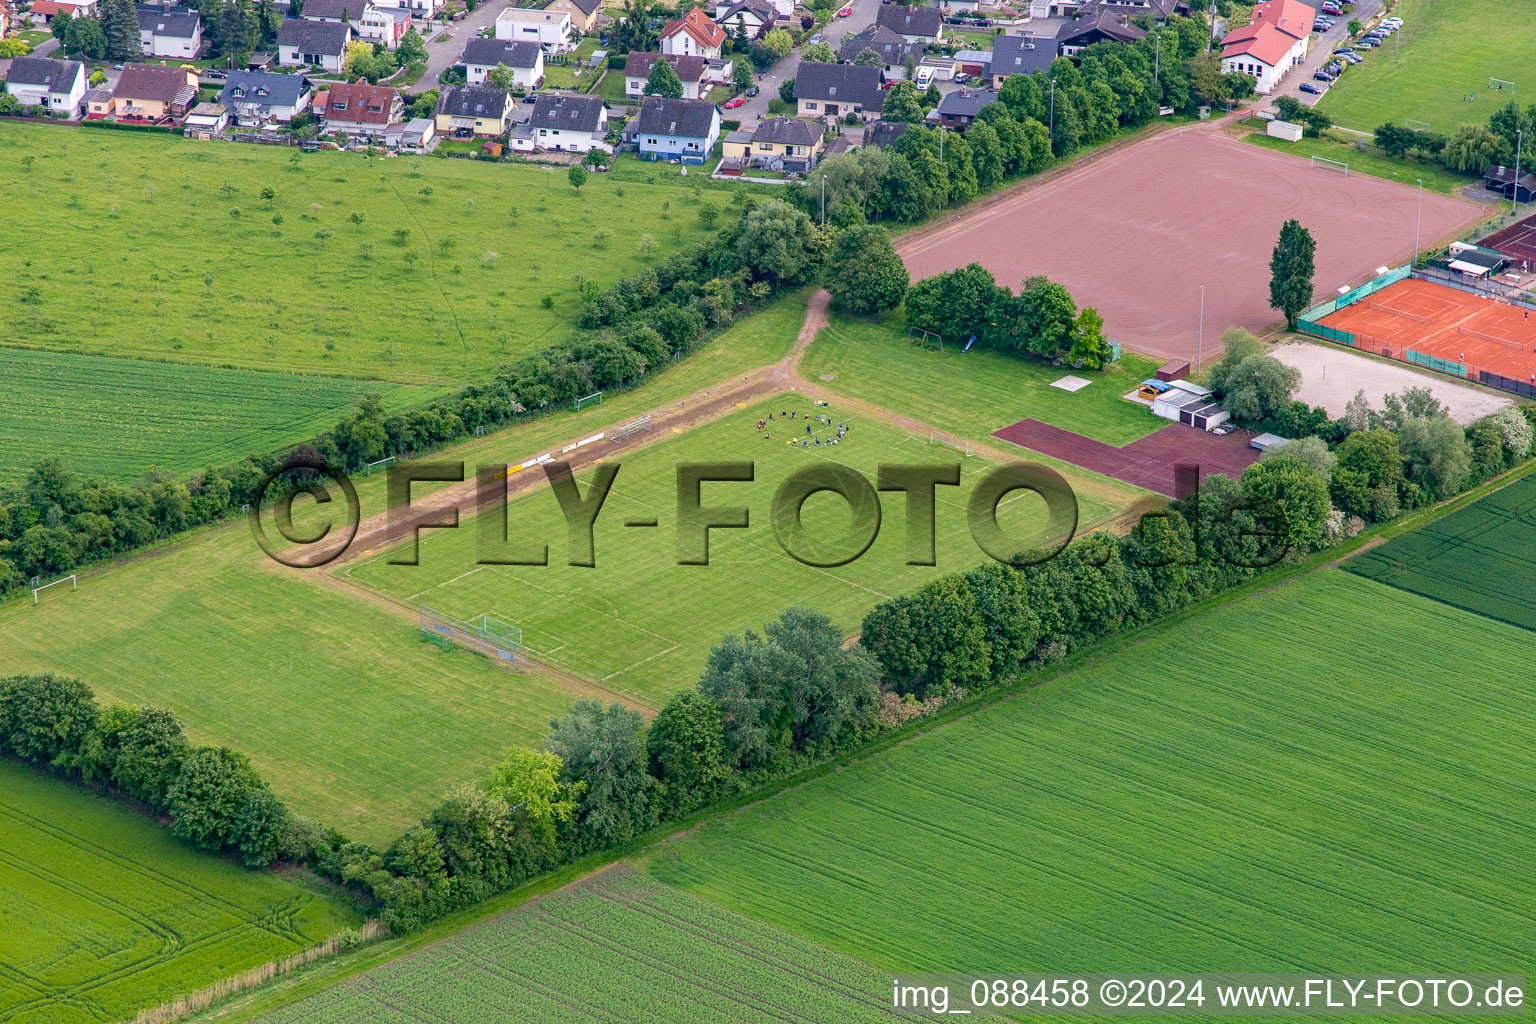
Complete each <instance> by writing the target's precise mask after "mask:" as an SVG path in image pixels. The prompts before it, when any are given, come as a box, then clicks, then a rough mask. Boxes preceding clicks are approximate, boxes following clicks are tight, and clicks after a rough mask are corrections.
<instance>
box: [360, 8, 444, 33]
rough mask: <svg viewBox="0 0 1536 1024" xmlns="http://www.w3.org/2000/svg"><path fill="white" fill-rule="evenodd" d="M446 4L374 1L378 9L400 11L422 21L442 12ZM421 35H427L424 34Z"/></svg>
mask: <svg viewBox="0 0 1536 1024" xmlns="http://www.w3.org/2000/svg"><path fill="white" fill-rule="evenodd" d="M447 2H448V0H375V3H377V4H378V5H379V6H380V7H384V8H388V9H389V10H392V11H401V12H403V13H406V14H410V15H412V16H414V17H417V18H421V19H422V20H424V21H425V20H427V19H429V18H431V17H432V16H433V15H435V14H437V12H438V11H440V10H442V9H443V7H444V6H445V5H446V4H447ZM422 34H423V35H427V33H425V32H423V33H422Z"/></svg>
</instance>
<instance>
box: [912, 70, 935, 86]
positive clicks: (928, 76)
mask: <svg viewBox="0 0 1536 1024" xmlns="http://www.w3.org/2000/svg"><path fill="white" fill-rule="evenodd" d="M932 81H933V68H918V69H917V77H916V78H914V79H913V80H912V84H913V85H915V86H917V87H918V88H919V89H926V88H928V83H929V82H932Z"/></svg>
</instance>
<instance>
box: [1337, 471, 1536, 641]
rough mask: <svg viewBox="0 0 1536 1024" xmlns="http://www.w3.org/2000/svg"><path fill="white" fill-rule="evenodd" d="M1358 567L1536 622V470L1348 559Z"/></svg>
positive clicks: (1477, 608) (1460, 603)
mask: <svg viewBox="0 0 1536 1024" xmlns="http://www.w3.org/2000/svg"><path fill="white" fill-rule="evenodd" d="M1344 566H1345V568H1347V569H1349V571H1350V572H1354V573H1358V574H1359V575H1361V576H1364V577H1366V578H1367V579H1372V580H1376V581H1377V582H1379V583H1386V584H1390V585H1391V586H1394V587H1399V588H1401V589H1403V590H1411V591H1413V592H1414V593H1415V594H1423V595H1424V596H1426V597H1432V598H1434V599H1435V600H1437V601H1443V602H1445V603H1446V604H1448V605H1453V606H1455V607H1457V608H1465V609H1466V610H1468V611H1473V612H1477V613H1478V614H1480V615H1487V616H1488V617H1490V618H1494V619H1499V620H1501V621H1503V622H1510V623H1513V624H1514V625H1517V626H1524V627H1525V628H1526V629H1536V476H1525V477H1522V478H1520V479H1519V480H1517V481H1515V482H1514V483H1512V484H1510V485H1509V486H1508V487H1504V488H1501V489H1500V490H1497V491H1494V492H1493V493H1492V494H1490V495H1488V496H1486V497H1484V498H1481V499H1479V500H1478V501H1475V502H1473V503H1472V504H1470V505H1468V506H1466V507H1465V508H1462V509H1458V510H1457V511H1455V512H1452V513H1451V514H1450V515H1448V516H1445V517H1443V518H1441V519H1436V520H1435V521H1434V522H1432V523H1429V524H1428V525H1426V526H1422V527H1420V528H1419V529H1417V530H1415V531H1413V532H1412V533H1405V534H1403V535H1402V536H1401V537H1397V538H1395V539H1393V540H1391V541H1388V542H1387V543H1386V544H1383V545H1381V546H1380V547H1376V548H1372V549H1371V550H1369V551H1366V552H1364V553H1363V554H1360V555H1358V556H1356V557H1355V558H1352V559H1350V560H1349V561H1348V562H1345V563H1344Z"/></svg>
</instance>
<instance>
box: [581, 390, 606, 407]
mask: <svg viewBox="0 0 1536 1024" xmlns="http://www.w3.org/2000/svg"><path fill="white" fill-rule="evenodd" d="M602 404H603V393H602V392H601V391H594V392H592V393H591V394H590V395H588V396H586V397H585V398H578V399H576V411H577V412H581V410H583V409H585V408H586V407H587V406H589V405H602Z"/></svg>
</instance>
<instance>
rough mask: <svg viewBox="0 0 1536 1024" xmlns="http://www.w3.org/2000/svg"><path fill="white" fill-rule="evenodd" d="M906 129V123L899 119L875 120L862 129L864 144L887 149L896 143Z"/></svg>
mask: <svg viewBox="0 0 1536 1024" xmlns="http://www.w3.org/2000/svg"><path fill="white" fill-rule="evenodd" d="M906 130H907V126H906V124H905V123H904V122H901V121H876V122H875V123H874V124H872V125H870V126H869V127H868V128H865V129H864V145H866V146H874V147H876V148H878V149H889V148H890V147H892V146H894V145H896V140H897V139H899V138H901V134H902V132H904V131H906Z"/></svg>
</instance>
